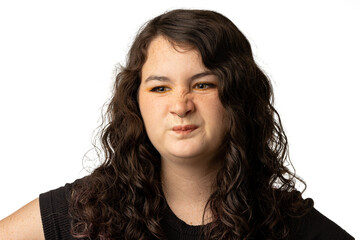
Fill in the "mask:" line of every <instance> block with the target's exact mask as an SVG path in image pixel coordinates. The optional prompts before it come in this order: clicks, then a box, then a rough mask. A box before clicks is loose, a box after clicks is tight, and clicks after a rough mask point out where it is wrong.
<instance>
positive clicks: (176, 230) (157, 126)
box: [0, 10, 353, 239]
mask: <svg viewBox="0 0 360 240" xmlns="http://www.w3.org/2000/svg"><path fill="white" fill-rule="evenodd" d="M107 114H108V115H107V117H108V120H109V122H108V124H107V125H106V126H105V128H104V129H103V131H102V135H101V140H102V145H103V148H104V152H105V159H104V162H103V164H101V166H99V167H98V168H97V169H95V170H94V172H93V173H92V174H91V175H89V176H87V177H85V178H83V179H79V180H77V181H76V182H75V183H73V184H67V185H65V187H62V188H59V189H56V190H53V191H50V192H47V193H44V194H41V195H40V197H39V199H36V200H34V201H33V202H31V203H29V204H28V205H27V206H25V207H24V208H23V209H20V210H19V211H18V212H16V213H14V214H13V215H12V216H10V217H8V218H7V219H4V220H3V221H2V222H1V225H0V226H1V227H2V229H3V230H2V231H3V232H2V235H1V237H0V238H1V239H3V236H5V238H4V239H8V238H11V237H12V238H14V239H44V238H45V239H79V238H85V239H353V238H352V237H351V236H350V235H349V234H347V233H346V232H345V231H344V230H342V229H341V228H340V227H339V226H337V225H336V224H335V223H333V222H332V221H330V220H329V219H327V218H326V217H324V216H323V215H322V214H321V213H319V212H318V211H316V209H314V208H313V201H312V200H311V199H306V200H304V199H303V198H302V197H301V195H302V193H301V192H298V191H297V190H296V189H295V181H296V180H299V181H301V182H303V181H302V180H301V179H299V178H297V177H296V176H295V175H294V174H293V173H292V172H291V171H290V170H289V169H288V168H287V167H286V161H287V139H286V136H285V134H284V131H283V128H282V125H281V121H280V118H279V116H278V114H277V112H276V110H275V109H274V107H273V104H272V88H271V84H270V82H269V80H268V79H267V77H266V76H265V75H264V74H263V73H262V72H261V70H260V69H259V68H258V67H257V65H256V64H255V62H254V59H253V56H252V52H251V47H250V44H249V42H248V41H247V39H246V38H245V36H243V34H242V33H241V32H240V31H239V30H238V29H237V28H236V26H235V25H234V24H233V23H232V22H231V21H230V20H229V19H227V18H226V17H224V16H222V15H220V14H218V13H215V12H211V11H197V10H174V11H171V12H168V13H165V14H163V15H160V16H158V17H156V18H154V19H153V20H151V21H150V22H149V23H147V24H146V25H145V27H144V28H142V29H141V31H140V33H139V34H138V36H137V37H136V39H135V41H134V43H133V45H132V47H131V49H130V52H129V55H128V61H127V65H126V66H125V67H124V68H123V69H122V70H121V72H120V73H119V74H118V76H117V78H116V82H115V88H114V96H113V98H112V101H111V102H110V104H109V107H108V112H107ZM303 183H304V182H303ZM304 184H305V183H304ZM24 219H32V221H31V224H27V225H26V226H23V225H22V222H23V221H24ZM20 227H21V231H20V230H19V229H20Z"/></svg>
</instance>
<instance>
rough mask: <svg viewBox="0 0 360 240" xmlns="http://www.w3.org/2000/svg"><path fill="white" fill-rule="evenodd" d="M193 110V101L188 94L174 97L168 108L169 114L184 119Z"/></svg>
mask: <svg viewBox="0 0 360 240" xmlns="http://www.w3.org/2000/svg"><path fill="white" fill-rule="evenodd" d="M194 110H195V105H194V102H193V99H192V98H191V96H189V94H185V95H179V96H174V99H173V100H172V103H171V106H170V113H171V114H173V115H175V116H176V115H177V116H178V117H180V118H184V117H186V116H187V115H189V114H190V113H192V112H193V111H194Z"/></svg>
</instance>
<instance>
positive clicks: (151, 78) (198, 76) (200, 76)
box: [145, 71, 213, 82]
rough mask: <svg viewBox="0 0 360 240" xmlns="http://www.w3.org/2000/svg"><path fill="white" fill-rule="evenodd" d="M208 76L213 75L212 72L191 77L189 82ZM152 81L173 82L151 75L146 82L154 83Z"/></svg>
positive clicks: (166, 78)
mask: <svg viewBox="0 0 360 240" xmlns="http://www.w3.org/2000/svg"><path fill="white" fill-rule="evenodd" d="M208 75H213V73H212V72H210V71H205V72H201V73H198V74H195V75H193V76H191V77H190V79H189V80H190V81H193V80H195V79H198V78H202V77H205V76H208ZM152 80H157V81H162V82H170V81H171V80H170V79H169V78H168V77H165V76H156V75H150V76H149V77H147V78H146V80H145V82H148V81H152Z"/></svg>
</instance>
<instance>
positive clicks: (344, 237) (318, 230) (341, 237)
mask: <svg viewBox="0 0 360 240" xmlns="http://www.w3.org/2000/svg"><path fill="white" fill-rule="evenodd" d="M291 226H292V227H291V228H292V231H291V235H292V237H291V239H296V240H302V239H309V240H310V239H317V240H322V239H323V240H332V239H333V240H351V239H354V238H353V237H352V236H351V235H350V234H348V233H347V232H346V231H345V230H344V229H342V228H341V227H340V226H339V225H337V224H336V223H335V222H333V221H332V220H330V219H329V218H327V217H326V216H325V215H323V214H322V213H320V212H319V211H318V210H317V209H315V208H312V209H311V210H310V211H309V212H308V213H307V214H306V215H304V216H303V217H301V218H299V219H293V220H291Z"/></svg>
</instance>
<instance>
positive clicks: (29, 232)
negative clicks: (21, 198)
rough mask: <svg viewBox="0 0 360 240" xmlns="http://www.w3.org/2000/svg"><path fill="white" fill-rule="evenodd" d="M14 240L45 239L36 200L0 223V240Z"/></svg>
mask: <svg viewBox="0 0 360 240" xmlns="http://www.w3.org/2000/svg"><path fill="white" fill-rule="evenodd" d="M15 239H16V240H42V239H45V236H44V232H43V228H42V223H41V216H40V207H39V199H38V198H37V199H35V200H33V201H31V202H30V203H28V204H27V205H25V206H24V207H22V208H20V209H19V210H17V211H16V212H15V213H13V214H11V215H10V216H8V217H6V218H5V219H3V220H1V221H0V240H15Z"/></svg>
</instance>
